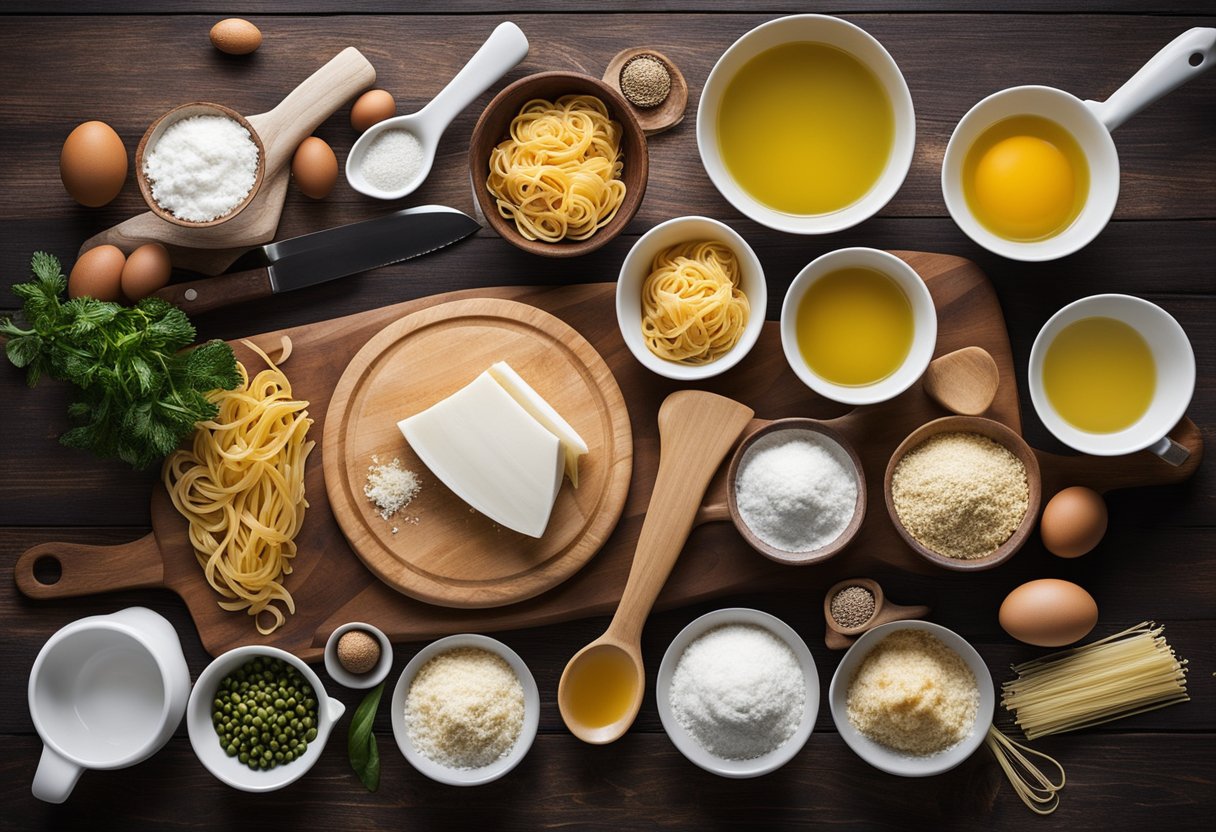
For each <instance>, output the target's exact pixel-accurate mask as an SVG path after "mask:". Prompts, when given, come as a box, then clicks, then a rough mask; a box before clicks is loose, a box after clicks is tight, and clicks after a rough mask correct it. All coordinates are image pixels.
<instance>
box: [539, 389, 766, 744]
mask: <svg viewBox="0 0 1216 832" xmlns="http://www.w3.org/2000/svg"><path fill="white" fill-rule="evenodd" d="M752 416H753V412H752V410H751V408H749V407H745V406H744V405H741V404H739V403H738V402H735V401H732V400H730V399H727V398H725V397H723V396H717V395H714V394H713V393H705V392H701V391H697V390H681V391H679V392H676V393H672V394H671V395H670V396H668V397H667V398H666V400H664V402H663V405H662V406H661V407H660V408H659V471H658V475H657V476H656V478H655V483H654V491H653V492H652V493H651V496H650V505H649V507H648V508H647V510H646V519H645V521H644V522H643V524H642V531H641V533H640V535H639V536H638V545H637V549H636V550H635V551H634V555H633V564H632V566H631V567H630V569H629V580H628V581H627V582H626V584H625V592H624V594H623V595H622V596H621V602H620V604H619V605H618V606H617V609H616V614H615V615H614V616H613V617H612V623H611V624H609V625H608V629H607V630H606V631H605V632H604V634H603V635H602V636H600V637H599V638H597V639H596V640H595V641H593V642H591V643H590V644H588V645H587V646H586V647H584V648H583V649H582V650H580V651H578V652H577V653H575V654H574V657H573V658H571V659H570V661H569V663H568V664H567V665H566V669H565V670H564V671H563V672H562V678H561V681H560V682H559V683H558V687H557V707H558V710H560V711H561V715H562V720H563V721H564V722H565V723H566V727H567V728H569V729H570V732H571V733H572V734H574V736H576V737H578V738H579V739H580V740H582V741H583V742H589V743H594V744H596V745H600V744H604V743H610V742H613V741H614V740H617V739H619V738H620V737H621V735H623V734H624V733H625V732H626V731H627V730H628V729H629V726H630V725H632V724H633V721H634V719H635V718H636V717H637V715H638V709H639V708H640V707H641V705H642V693H643V691H644V690H645V687H646V684H645V683H646V676H645V668H644V667H643V664H642V650H641V640H642V627H643V625H645V623H646V617H647V616H648V615H649V614H650V608H651V607H652V606H653V605H654V601H655V598H657V597H658V595H659V590H660V589H662V588H663V584H664V583H666V581H667V576H668V575H670V574H671V569H672V567H673V566H675V563H676V558H678V557H679V555H680V550H681V549H683V548H684V543H685V541H687V540H688V535H689V533H690V532H691V531H692V527H693V520H694V518H695V517H696V515H697V510H698V509H699V508H700V506H701V499H702V498H703V497H704V496H705V490H706V488H708V487H709V481H710V479H711V478H712V477H713V475H714V472H715V471H716V470H717V469H718V466H719V465H720V464H721V463H722V460H723V459H724V458H725V457H726V454H727V452H728V451H730V449H731V447H732V446H733V445H734V444H735V440H736V439H738V438H739V434H740V433H742V432H743V429H744V428H745V427H747V424H748V422H749V421H750V420H751V418H752ZM613 691H615V692H617V693H619V694H620V695H621V698H622V699H624V700H625V702H624V707H618V708H616V709H615V710H616V711H617V712H616V713H613V717H614V718H612V719H611V721H609V722H607V724H588V723H587V722H586V721H584V720H583V718H582V711H583V709H582V708H580V706H579V704H578V703H580V702H582V701H585V700H586V699H587V698H596V697H604V696H605V695H611V692H613ZM610 706H611V703H609V704H608V705H607V706H606V708H601V709H599V710H601V712H603V711H604V710H606V709H611V708H610Z"/></svg>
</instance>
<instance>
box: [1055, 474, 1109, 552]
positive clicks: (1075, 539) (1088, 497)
mask: <svg viewBox="0 0 1216 832" xmlns="http://www.w3.org/2000/svg"><path fill="white" fill-rule="evenodd" d="M1107 519H1108V517H1107V513H1106V503H1105V502H1104V501H1103V500H1102V495H1101V494H1099V493H1098V492H1097V491H1094V490H1093V489H1090V488H1085V487H1084V486H1080V485H1074V486H1073V487H1071V488H1065V489H1064V490H1063V491H1061V492H1059V493H1058V494H1056V495H1055V496H1054V497H1052V498H1051V501H1050V502H1049V503H1048V504H1047V507H1046V508H1045V509H1043V518H1042V520H1041V521H1040V523H1039V531H1040V533H1041V534H1042V536H1043V545H1044V546H1046V547H1047V551H1049V552H1051V553H1052V554H1053V555H1058V556H1059V557H1062V558H1079V557H1080V556H1081V555H1084V554H1085V553H1086V552H1089V551H1090V550H1092V549H1093V548H1094V547H1095V546H1097V545H1098V543H1099V542H1101V540H1102V536H1103V535H1105V534H1106V523H1107Z"/></svg>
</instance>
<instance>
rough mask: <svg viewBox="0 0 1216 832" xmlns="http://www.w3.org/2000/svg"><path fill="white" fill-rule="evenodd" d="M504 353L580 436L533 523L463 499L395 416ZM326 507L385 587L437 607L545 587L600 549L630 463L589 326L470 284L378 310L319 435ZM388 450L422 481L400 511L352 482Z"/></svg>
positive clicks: (619, 414)
mask: <svg viewBox="0 0 1216 832" xmlns="http://www.w3.org/2000/svg"><path fill="white" fill-rule="evenodd" d="M496 361H506V362H507V363H508V364H510V365H511V367H512V368H514V370H515V371H516V372H517V373H519V374H520V375H521V376H522V377H523V379H524V380H525V381H527V382H528V383H529V384H531V385H532V387H533V389H534V390H536V392H537V393H539V394H540V395H541V396H543V397H544V399H545V401H547V402H549V404H551V405H553V407H554V408H555V409H556V410H557V412H558V413H560V414H562V417H563V418H565V419H566V421H568V422H569V423H570V425H571V427H573V428H574V429H575V430H576V431H577V432H578V434H579V436H581V437H582V438H583V441H584V442H586V443H587V448H588V452H587V454H586V456H584V457H583V458H582V460H581V462H580V464H579V484H578V488H574V487H573V486H572V485H571V484H570V483H568V482H565V481H563V483H562V487H561V490H560V491H559V492H558V495H557V501H556V502H555V503H554V505H553V513H552V514H551V515H550V517H549V525H548V527H547V528H546V529H545V534H544V536H543V537H541V538H539V539H537V538H532V537H528V536H527V535H524V534H520V533H518V532H514V531H511V530H510V529H504V528H502V527H501V526H499V525H498V524H496V523H494V522H493V521H492V520H490V519H489V518H488V517H486V516H485V515H484V514H481V513H480V512H476V511H471V510H470V509H469V506H468V505H467V504H466V503H465V502H464V501H463V500H461V499H460V498H459V497H458V496H456V495H455V494H453V493H452V492H451V491H449V490H448V489H447V488H446V487H445V486H444V484H443V483H442V482H440V481H439V480H438V479H437V478H436V477H435V476H434V475H432V474H431V473H430V472H428V471H427V468H426V465H425V463H423V462H422V460H420V459H419V458H418V456H417V454H415V453H414V450H413V449H412V448H411V447H410V446H409V443H407V442H406V441H405V438H404V437H403V436H402V435H401V431H400V430H398V429H397V422H398V421H399V420H401V419H404V418H406V417H407V416H413V415H414V414H415V413H420V412H421V411H423V410H426V409H427V408H428V407H430V406H431V405H433V404H435V403H436V402H438V401H440V400H442V399H445V398H447V397H448V396H450V395H451V394H453V393H455V392H456V391H457V390H459V389H460V388H462V387H464V386H465V385H466V384H468V383H469V382H470V381H472V380H473V379H474V378H476V377H477V376H478V375H480V374H481V373H482V372H484V371H485V369H486V368H487V367H489V366H490V365H491V364H493V363H494V362H496ZM322 452H323V455H324V457H323V461H324V468H325V484H326V487H327V491H328V495H329V504H330V509H331V510H332V511H333V514H334V518H335V519H336V520H337V521H338V525H339V526H341V527H342V531H343V532H344V533H345V535H346V539H347V541H348V542H349V543H350V545H351V548H352V549H354V551H355V554H357V555H358V556H359V558H360V559H361V560H362V561H363V562H364V563H365V564H366V565H367V568H368V569H370V570H372V571H373V572H375V573H376V575H377V576H378V577H379V578H380V579H381V580H382V581H384V582H385V583H386V584H388V585H389V586H391V587H394V588H395V589H398V590H400V591H401V592H404V593H405V594H406V595H409V596H411V597H413V598H417V599H418V600H420V601H427V602H429V603H432V604H440V605H442V606H447V607H466V608H477V607H500V606H503V605H504V604H512V603H517V602H519V601H523V600H525V599H527V598H531V597H532V596H534V595H539V594H540V593H542V592H544V591H545V590H548V589H552V588H553V587H555V586H557V585H558V584H560V583H561V582H562V581H564V580H566V579H567V578H569V577H570V576H571V575H573V574H574V573H575V572H577V571H578V570H579V569H581V568H582V567H583V566H584V565H585V564H586V563H587V561H589V560H590V559H591V556H592V555H594V554H595V553H596V552H598V551H599V550H600V547H601V546H603V545H604V541H606V540H607V539H608V535H609V534H611V533H612V530H613V529H614V528H615V527H616V523H617V520H618V519H619V518H620V516H621V510H622V509H623V508H624V507H625V495H626V494H627V493H628V491H629V477H630V473H631V472H632V470H633V436H632V433H631V432H630V429H629V413H628V411H627V410H626V409H625V401H624V399H623V398H622V397H621V389H620V388H619V387H617V384H616V379H614V378H613V377H612V371H611V370H609V369H608V365H607V364H605V363H604V359H602V358H600V356H599V353H597V352H596V351H595V348H594V347H592V346H591V345H590V344H589V343H587V339H585V338H583V336H581V335H579V334H578V332H576V331H575V330H574V329H572V328H571V327H570V326H569V325H568V324H566V323H563V322H562V321H561V320H560V319H558V318H555V317H554V316H552V315H550V314H549V313H548V312H544V311H542V310H540V309H537V308H536V307H535V306H528V305H526V304H522V303H517V302H515V301H510V300H503V299H500V298H472V299H469V300H459V301H453V302H451V303H444V304H440V305H439V306H432V307H430V308H428V309H423V310H421V311H418V312H415V313H413V314H412V315H407V316H405V317H404V318H401V319H400V320H398V321H397V322H395V323H392V324H389V325H388V326H387V327H385V328H384V329H383V330H382V331H381V332H380V333H379V334H378V335H376V337H374V338H372V339H371V340H370V341H368V342H367V344H366V345H365V346H364V347H363V349H361V350H359V352H358V354H356V355H355V357H354V359H352V360H351V362H350V365H349V366H348V367H347V368H346V372H345V373H343V374H342V378H341V380H340V381H339V382H338V386H337V389H336V390H334V395H333V399H332V400H331V401H330V403H329V412H328V414H327V415H326V417H325V441H324V446H323V448H322ZM373 456H375V457H378V458H379V459H380V461H381V462H387V461H389V460H391V459H394V458H397V459H400V460H401V465H402V467H404V468H405V469H406V470H408V471H414V472H416V473H418V474H419V475H420V476H421V477H422V479H423V488H422V490H421V491H420V492H419V494H418V496H417V497H415V498H414V500H413V501H412V502H411V503H410V504H409V506H408V507H407V508H406V509H404V510H403V511H402V512H401V513H400V515H401V516H399V517H395V518H393V519H390V520H387V521H386V520H385V519H384V518H382V517H381V516H380V515H379V514H378V513H377V512H376V510H375V507H374V506H373V505H372V504H371V502H370V501H368V499H367V498H366V497H365V496H364V494H363V485H364V482H365V481H366V479H367V466H368V464H369V462H371V459H372V457H373Z"/></svg>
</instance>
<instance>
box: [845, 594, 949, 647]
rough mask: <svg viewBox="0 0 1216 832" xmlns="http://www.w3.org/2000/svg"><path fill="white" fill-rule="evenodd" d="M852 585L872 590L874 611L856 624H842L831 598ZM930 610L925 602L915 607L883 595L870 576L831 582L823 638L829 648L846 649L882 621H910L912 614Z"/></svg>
mask: <svg viewBox="0 0 1216 832" xmlns="http://www.w3.org/2000/svg"><path fill="white" fill-rule="evenodd" d="M851 586H860V587H863V588H865V589H868V590H870V593H871V594H872V595H873V596H874V614H873V615H871V616H870V617H869V619H868V620H866V621H864V622H863V623H861V624H858V625H857V626H856V627H841V626H840V625H839V624H837V623H836V619H835V618H833V617H832V599H833V598H835V597H836V593H837V592H840V591H841V590H842V589H848V588H849V587H851ZM928 614H929V608H928V607H926V606H924V605H919V604H918V605H917V606H914V607H904V606H900V605H899V604H892V603H891V602H890V601H888V600H887V599H886V596H885V595H883V591H882V587H881V586H879V585H878V581H873V580H870V579H869V578H849V579H848V580H845V581H841V582H840V583H838V584H835V585H833V586H832V588H831V589H829V590H828V591H827V594H826V595H824V596H823V617H824V619H825V620H826V621H827V624H828V626H827V631H826V632H825V633H824V634H823V642H824V644H826V645H827V647H828V649H829V650H844V649H845V648H846V647H850V646H852V644H853V642H854V641H856V640H857V639H858V638H860V637H861V635H862V633H865V632H866V631H867V630H873V629H874V628H875V627H877V626H879V625H880V624H888V623H890V622H892V621H907V620H909V619H912V618H924V617H925V616H927V615H928Z"/></svg>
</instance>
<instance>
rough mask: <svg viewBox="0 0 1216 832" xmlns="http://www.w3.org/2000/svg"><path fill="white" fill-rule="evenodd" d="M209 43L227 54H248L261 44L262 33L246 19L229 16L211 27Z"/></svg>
mask: <svg viewBox="0 0 1216 832" xmlns="http://www.w3.org/2000/svg"><path fill="white" fill-rule="evenodd" d="M211 45H212V46H214V47H215V48H216V49H218V50H220V51H221V52H226V53H228V54H229V55H248V54H249V53H250V52H253V51H255V50H256V49H257V48H258V47H259V46H261V45H262V33H261V31H260V30H259V29H258V27H257V26H254V25H253V24H252V23H250V22H249V21H248V20H244V19H242V18H239V17H229V18H227V19H225V20H221V21H220V22H219V23H217V24H215V25H214V26H212V27H211Z"/></svg>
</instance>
